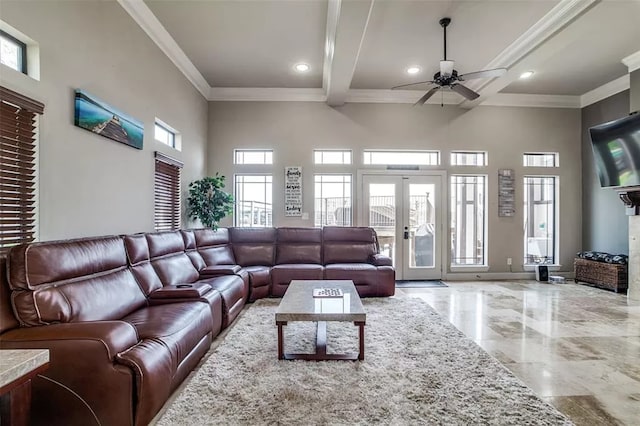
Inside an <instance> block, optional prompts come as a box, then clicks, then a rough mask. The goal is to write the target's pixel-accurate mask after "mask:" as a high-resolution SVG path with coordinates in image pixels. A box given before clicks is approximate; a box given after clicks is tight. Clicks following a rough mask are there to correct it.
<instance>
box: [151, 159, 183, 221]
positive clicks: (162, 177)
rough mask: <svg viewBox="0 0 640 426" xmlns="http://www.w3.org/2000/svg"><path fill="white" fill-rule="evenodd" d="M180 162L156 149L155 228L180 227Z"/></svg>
mask: <svg viewBox="0 0 640 426" xmlns="http://www.w3.org/2000/svg"><path fill="white" fill-rule="evenodd" d="M182 166H183V164H182V162H180V161H178V160H176V159H174V158H171V157H169V156H167V155H164V154H162V153H161V152H158V151H156V172H155V190H154V200H155V219H154V221H155V230H156V231H171V230H174V229H179V228H180V172H181V171H182Z"/></svg>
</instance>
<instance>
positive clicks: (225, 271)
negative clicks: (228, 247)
mask: <svg viewBox="0 0 640 426" xmlns="http://www.w3.org/2000/svg"><path fill="white" fill-rule="evenodd" d="M241 269H242V267H241V266H240V265H212V266H207V267H204V268H202V269H201V270H200V278H209V277H217V276H219V275H236V274H237V273H238V272H240V270H241Z"/></svg>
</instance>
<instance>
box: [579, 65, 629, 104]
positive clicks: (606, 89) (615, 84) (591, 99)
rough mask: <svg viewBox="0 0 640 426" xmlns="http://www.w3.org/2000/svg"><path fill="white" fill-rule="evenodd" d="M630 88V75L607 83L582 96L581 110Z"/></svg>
mask: <svg viewBox="0 0 640 426" xmlns="http://www.w3.org/2000/svg"><path fill="white" fill-rule="evenodd" d="M625 59H626V58H625ZM629 87H630V78H629V74H625V75H623V76H622V77H620V78H616V79H615V80H613V81H610V82H608V83H605V84H603V85H602V86H600V87H596V88H595V89H593V90H591V91H589V92H587V93H585V94H583V95H582V96H580V108H584V107H586V106H589V105H591V104H595V103H596V102H599V101H601V100H603V99H606V98H608V97H609V96H613V95H615V94H616V93H620V92H622V91H625V90H627V89H628V88H629Z"/></svg>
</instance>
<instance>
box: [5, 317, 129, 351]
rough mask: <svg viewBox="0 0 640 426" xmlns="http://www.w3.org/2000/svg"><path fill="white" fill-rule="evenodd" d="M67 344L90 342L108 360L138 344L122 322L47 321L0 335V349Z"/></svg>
mask: <svg viewBox="0 0 640 426" xmlns="http://www.w3.org/2000/svg"><path fill="white" fill-rule="evenodd" d="M65 341H68V344H69V345H70V346H72V345H75V344H77V343H78V342H82V341H85V342H94V343H96V344H97V346H98V347H100V346H102V347H104V349H105V354H106V356H107V358H108V359H110V360H113V359H114V358H115V356H116V354H118V353H120V352H122V351H124V350H127V349H129V348H130V347H132V346H134V345H135V344H137V343H138V334H137V332H136V329H135V328H134V327H133V326H132V325H131V324H129V323H128V322H124V321H87V322H72V323H62V324H50V325H43V326H39V327H21V328H15V329H13V330H10V331H8V332H6V333H3V334H2V335H0V347H1V348H20V347H25V348H27V347H35V346H33V344H36V345H40V347H49V345H50V343H53V342H55V343H60V344H62V343H64V342H65Z"/></svg>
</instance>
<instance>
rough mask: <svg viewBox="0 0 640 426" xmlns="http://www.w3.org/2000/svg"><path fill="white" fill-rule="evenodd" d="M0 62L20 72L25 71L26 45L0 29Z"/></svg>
mask: <svg viewBox="0 0 640 426" xmlns="http://www.w3.org/2000/svg"><path fill="white" fill-rule="evenodd" d="M0 63H2V64H3V65H6V66H8V67H9V68H13V69H14V70H16V71H20V72H21V73H25V74H26V73H27V45H26V44H24V43H23V42H21V41H20V40H18V39H17V38H15V37H12V36H10V35H9V34H7V33H5V32H4V31H0Z"/></svg>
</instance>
